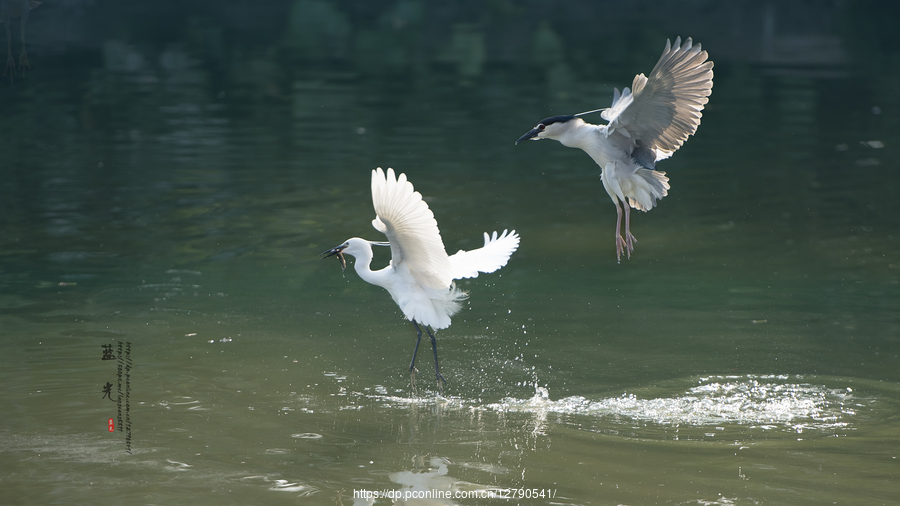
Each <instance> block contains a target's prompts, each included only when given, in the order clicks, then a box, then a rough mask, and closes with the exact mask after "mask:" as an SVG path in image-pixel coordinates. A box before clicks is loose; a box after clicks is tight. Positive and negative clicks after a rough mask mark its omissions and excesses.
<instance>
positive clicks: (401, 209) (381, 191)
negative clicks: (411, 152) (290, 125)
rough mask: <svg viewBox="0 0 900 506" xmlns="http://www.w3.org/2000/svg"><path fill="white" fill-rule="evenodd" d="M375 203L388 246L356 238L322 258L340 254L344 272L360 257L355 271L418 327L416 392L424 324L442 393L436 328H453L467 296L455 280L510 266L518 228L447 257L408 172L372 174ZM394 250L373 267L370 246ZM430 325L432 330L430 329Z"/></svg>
mask: <svg viewBox="0 0 900 506" xmlns="http://www.w3.org/2000/svg"><path fill="white" fill-rule="evenodd" d="M372 203H373V204H374V206H375V214H376V217H375V219H374V220H372V225H373V226H374V227H375V229H376V230H378V231H379V232H382V233H383V234H384V235H386V236H387V238H388V242H386V243H384V242H374V241H367V240H365V239H360V238H358V237H353V238H351V239H347V240H346V241H345V242H344V243H343V244H341V245H340V246H337V247H335V248H332V249H330V250H328V251H325V252H323V253H322V255H321V256H322V258H323V259H324V258H327V257H330V256H332V255H335V256H337V258H338V260H340V262H341V268H342V269H343V268H346V266H347V263H346V260H345V259H344V255H351V256H353V257H354V258H355V259H356V262H355V264H354V267H355V269H356V272H357V273H358V274H359V277H361V278H362V279H363V280H364V281H366V282H368V283H371V284H373V285H378V286H380V287H382V288H384V289H386V290H387V291H388V293H390V294H391V297H392V298H393V299H394V302H396V303H397V305H398V306H400V310H401V311H403V314H404V315H405V316H406V318H407V319H409V321H411V322H412V324H413V326H414V327H415V328H416V333H417V334H418V338H417V339H416V347H415V349H414V350H413V357H412V361H411V362H410V363H409V372H410V378H411V381H412V385H413V388H415V373H416V353H417V352H418V351H419V343H420V342H421V340H422V329H421V328H420V327H419V325H420V324H421V325H424V326H425V330H426V331H427V332H428V336H429V337H431V348H432V350H433V351H434V372H435V375H436V377H437V383H438V389H439V390H440V391H441V392H443V387H442V384H441V382H446V380H444V377H443V376H441V369H440V367H439V366H438V358H437V342H436V341H435V339H434V333H433V332H432V329H435V330H436V329H443V328H447V327H449V326H450V317H451V316H453V315H454V314H456V313H457V312H458V311H459V310H460V305H461V302H462V301H463V300H464V299H465V298H466V297H467V296H468V294H467V293H466V292H464V291H462V290H460V289H459V288H457V287H456V285H455V284H454V283H453V280H454V279H460V278H474V277H477V276H478V273H479V272H484V273H489V272H494V271H496V270H497V269H499V268H501V267H503V266H504V265H506V262H507V261H508V260H509V256H510V255H512V253H513V252H514V251H516V248H518V247H519V236H518V234H516V232H515V230H513V231H512V232H509V233H507V231H506V230H504V231H503V233H502V234H500V235H499V236H498V235H497V232H494V233H493V235H491V236H488V234H487V233H485V234H484V246H482V247H481V248H478V249H475V250H472V251H462V250H460V251H459V252H457V253H456V254H454V255H449V256H448V255H447V252H446V251H445V250H444V243H443V241H442V240H441V233H440V231H439V230H438V226H437V221H435V219H434V214H433V213H432V212H431V209H429V208H428V204H426V203H425V201H424V200H422V195H421V194H420V193H419V192H417V191H415V190H414V189H413V185H412V183H410V182H409V181H407V180H406V174H400V176H399V177H395V176H394V170H393V169H388V170H387V175H385V173H384V171H382V170H381V168H380V167H379V168H377V169H375V170H373V171H372ZM373 244H374V245H377V246H390V247H391V262H390V264H389V265H388V266H387V267H385V268H383V269H380V270H377V271H373V270H371V268H370V264H371V262H372V256H373V255H372V245H373ZM429 327H431V329H429Z"/></svg>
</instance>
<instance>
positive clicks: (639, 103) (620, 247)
mask: <svg viewBox="0 0 900 506" xmlns="http://www.w3.org/2000/svg"><path fill="white" fill-rule="evenodd" d="M707 58H708V55H707V53H706V51H702V50H701V48H700V44H697V45H692V44H691V39H690V38H688V39H687V40H686V41H685V42H684V45H681V37H678V38H676V39H675V45H674V47H673V46H672V45H671V43H670V41H668V40H667V41H666V48H665V50H664V51H663V54H662V56H661V57H660V59H659V61H658V62H657V63H656V66H655V67H653V70H652V71H651V72H650V77H649V78H647V77H645V76H644V74H638V75H636V76H635V77H634V82H633V83H632V84H631V89H630V90H629V89H628V88H625V89H624V90H622V93H621V94H619V90H618V89H615V90H614V92H613V102H612V107H609V108H607V109H597V110H594V111H587V112H582V113H579V114H574V115H571V116H551V117H549V118H546V119H542V120H541V121H540V123H538V124H537V126H535V127H534V128H532V129H531V130H530V131H528V132H527V133H526V134H525V135H523V136H522V137H520V138H519V140H517V141H516V144H518V143H520V142H522V141H524V140H527V139H531V140H541V139H554V140H557V141H559V142H561V143H562V144H563V145H564V146H567V147H570V148H581V149H582V150H584V151H585V152H586V153H587V154H588V155H590V157H591V158H592V159H593V160H594V161H595V162H597V165H599V166H600V167H601V169H602V170H601V173H600V179H601V180H602V181H603V187H604V188H606V192H607V193H608V194H609V196H610V198H611V199H612V201H613V204H615V205H616V214H617V217H616V259H617V260H619V261H621V258H622V252H623V251H626V252H627V254H628V258H631V253H632V252H633V251H634V243H636V242H637V239H635V238H634V236H633V235H632V234H631V219H630V217H631V208H632V207H633V208H635V209H639V210H641V211H649V210H650V209H652V208H653V207H655V206H656V201H657V200H659V199H661V198H663V197H665V196H666V195H667V194H668V190H669V178H667V177H666V176H665V174H666V173H665V172H660V171H657V170H656V162H658V161H660V160H662V159H665V158H668V157H670V156H672V153H674V152H675V150H677V149H678V148H680V147H681V145H682V144H684V141H685V140H687V138H688V137H689V136H691V135H693V134H694V132H696V131H697V127H698V126H699V125H700V117H701V116H702V113H701V111H702V110H703V106H704V105H706V103H707V102H708V101H709V98H708V97H709V95H710V94H711V93H712V85H713V82H712V79H713V72H712V68H713V62H711V61H707ZM594 112H600V117H601V118H603V119H605V120H606V121H608V124H606V125H592V124H590V123H586V122H585V121H584V120H582V119H581V118H580V116H584V115H585V114H590V113H594ZM620 202H621V207H620V206H619V203H620ZM623 210H624V213H625V238H624V239H623V238H622V235H621V234H620V230H621V224H622V212H623Z"/></svg>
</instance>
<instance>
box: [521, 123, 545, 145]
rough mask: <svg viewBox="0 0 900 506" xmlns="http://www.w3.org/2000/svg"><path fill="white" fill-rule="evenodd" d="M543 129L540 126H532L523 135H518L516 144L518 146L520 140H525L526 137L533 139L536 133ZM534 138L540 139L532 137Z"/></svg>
mask: <svg viewBox="0 0 900 506" xmlns="http://www.w3.org/2000/svg"><path fill="white" fill-rule="evenodd" d="M543 130H544V129H543V128H540V127H534V128H532V129H531V130H529V131H528V132H527V133H526V134H525V135H523V136H522V137H519V140H517V141H516V145H517V146H518V145H519V143H520V142H522V141H527V140H528V139H534V138H535V137H536V136H537V134H539V133H541V132H542V131H543ZM534 140H540V139H534Z"/></svg>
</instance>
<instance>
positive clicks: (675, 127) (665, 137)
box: [602, 37, 713, 160]
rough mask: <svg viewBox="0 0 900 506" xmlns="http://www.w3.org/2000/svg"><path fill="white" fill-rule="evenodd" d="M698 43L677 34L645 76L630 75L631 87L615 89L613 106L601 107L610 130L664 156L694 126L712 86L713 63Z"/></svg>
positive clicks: (679, 144)
mask: <svg viewBox="0 0 900 506" xmlns="http://www.w3.org/2000/svg"><path fill="white" fill-rule="evenodd" d="M708 57H709V55H708V54H707V53H706V51H702V50H701V48H700V44H697V45H692V42H691V39H690V37H689V38H688V39H687V40H685V42H684V45H681V37H678V38H676V39H675V46H674V47H673V46H672V45H671V44H670V43H669V41H666V49H665V50H664V51H663V54H662V56H661V57H660V58H659V61H658V62H657V63H656V66H655V67H653V70H652V71H651V72H650V77H649V78H647V77H645V76H644V74H638V75H636V76H635V77H634V82H633V83H632V85H631V90H629V89H628V88H625V89H624V90H623V93H622V94H621V95H619V92H618V90H616V92H615V95H614V97H613V105H612V107H610V108H609V109H607V110H606V111H604V112H603V114H602V117H603V119H605V120H607V121H609V127H610V130H615V131H620V132H622V134H623V135H625V136H626V137H630V138H632V139H634V142H635V143H637V141H638V140H639V141H641V145H643V146H645V147H647V148H649V149H652V150H654V151H656V154H657V160H659V159H662V158H667V157H669V156H671V155H672V153H674V152H675V150H677V149H678V148H680V147H681V145H682V144H684V141H685V140H687V138H688V137H689V136H691V135H693V134H694V132H696V131H697V127H698V126H699V125H700V117H701V116H702V115H703V114H702V112H701V111H702V110H703V106H704V105H706V103H707V102H708V101H709V98H708V97H709V95H710V94H711V93H712V85H713V82H712V80H713V71H712V68H713V62H711V61H707V58H708Z"/></svg>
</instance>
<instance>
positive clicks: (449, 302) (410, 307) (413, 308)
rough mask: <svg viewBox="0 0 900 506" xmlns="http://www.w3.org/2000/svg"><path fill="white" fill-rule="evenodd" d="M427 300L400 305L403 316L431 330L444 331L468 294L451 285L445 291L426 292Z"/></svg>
mask: <svg viewBox="0 0 900 506" xmlns="http://www.w3.org/2000/svg"><path fill="white" fill-rule="evenodd" d="M426 293H427V294H428V296H429V297H428V298H427V299H424V300H422V299H416V298H413V299H410V300H409V301H408V302H407V304H406V305H401V306H400V309H401V310H402V311H403V314H404V315H405V316H406V317H407V318H408V319H410V320H415V321H417V322H419V323H424V324H425V325H428V326H429V327H431V328H433V329H445V328H447V327H449V326H450V317H451V316H453V315H455V314H456V313H458V312H459V310H460V309H462V303H463V301H464V300H466V298H468V296H469V293H468V292H466V291H464V290H461V289H459V287H457V286H456V284H455V283H454V284H451V285H450V288H449V289H447V290H431V289H428V290H426Z"/></svg>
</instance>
